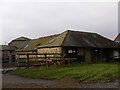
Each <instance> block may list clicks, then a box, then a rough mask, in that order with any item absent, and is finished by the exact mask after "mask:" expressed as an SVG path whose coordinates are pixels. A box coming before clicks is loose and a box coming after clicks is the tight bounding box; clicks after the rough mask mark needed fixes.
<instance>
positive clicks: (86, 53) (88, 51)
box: [85, 48, 92, 63]
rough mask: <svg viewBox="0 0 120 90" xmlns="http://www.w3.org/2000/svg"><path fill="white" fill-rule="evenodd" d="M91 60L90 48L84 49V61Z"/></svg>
mask: <svg viewBox="0 0 120 90" xmlns="http://www.w3.org/2000/svg"><path fill="white" fill-rule="evenodd" d="M91 62H92V51H91V49H87V48H86V49H85V63H91Z"/></svg>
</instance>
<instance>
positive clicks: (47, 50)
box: [37, 47, 62, 53]
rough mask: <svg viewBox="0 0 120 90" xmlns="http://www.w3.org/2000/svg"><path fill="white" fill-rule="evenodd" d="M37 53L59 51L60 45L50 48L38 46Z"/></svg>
mask: <svg viewBox="0 0 120 90" xmlns="http://www.w3.org/2000/svg"><path fill="white" fill-rule="evenodd" d="M37 52H38V53H61V52H62V49H61V47H52V48H39V49H38V50H37Z"/></svg>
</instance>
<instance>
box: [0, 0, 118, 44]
mask: <svg viewBox="0 0 120 90" xmlns="http://www.w3.org/2000/svg"><path fill="white" fill-rule="evenodd" d="M1 13H2V22H1V25H2V28H1V30H2V38H0V44H5V42H6V43H9V42H10V41H11V40H13V39H15V38H17V37H20V36H26V37H28V38H31V39H33V38H39V37H43V36H47V35H52V34H58V33H61V32H63V31H65V30H77V31H85V32H95V33H98V34H100V35H102V36H105V37H107V38H109V39H112V40H113V39H114V38H115V37H116V36H117V34H118V3H117V2H29V1H27V2H14V1H13V2H3V3H2V12H1Z"/></svg>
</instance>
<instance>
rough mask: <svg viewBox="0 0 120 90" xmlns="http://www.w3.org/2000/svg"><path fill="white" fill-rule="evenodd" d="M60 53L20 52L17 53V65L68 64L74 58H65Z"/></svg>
mask: <svg viewBox="0 0 120 90" xmlns="http://www.w3.org/2000/svg"><path fill="white" fill-rule="evenodd" d="M65 56H66V55H65V54H60V53H21V54H17V62H18V66H26V67H29V66H49V65H61V64H70V63H72V62H73V61H74V60H76V58H66V57H65Z"/></svg>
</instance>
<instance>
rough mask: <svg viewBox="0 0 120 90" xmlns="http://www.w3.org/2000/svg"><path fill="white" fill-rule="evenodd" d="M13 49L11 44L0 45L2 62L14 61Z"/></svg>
mask: <svg viewBox="0 0 120 90" xmlns="http://www.w3.org/2000/svg"><path fill="white" fill-rule="evenodd" d="M15 49H16V48H14V47H12V46H8V45H0V54H1V55H0V56H2V57H1V58H2V63H12V62H15Z"/></svg>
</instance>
